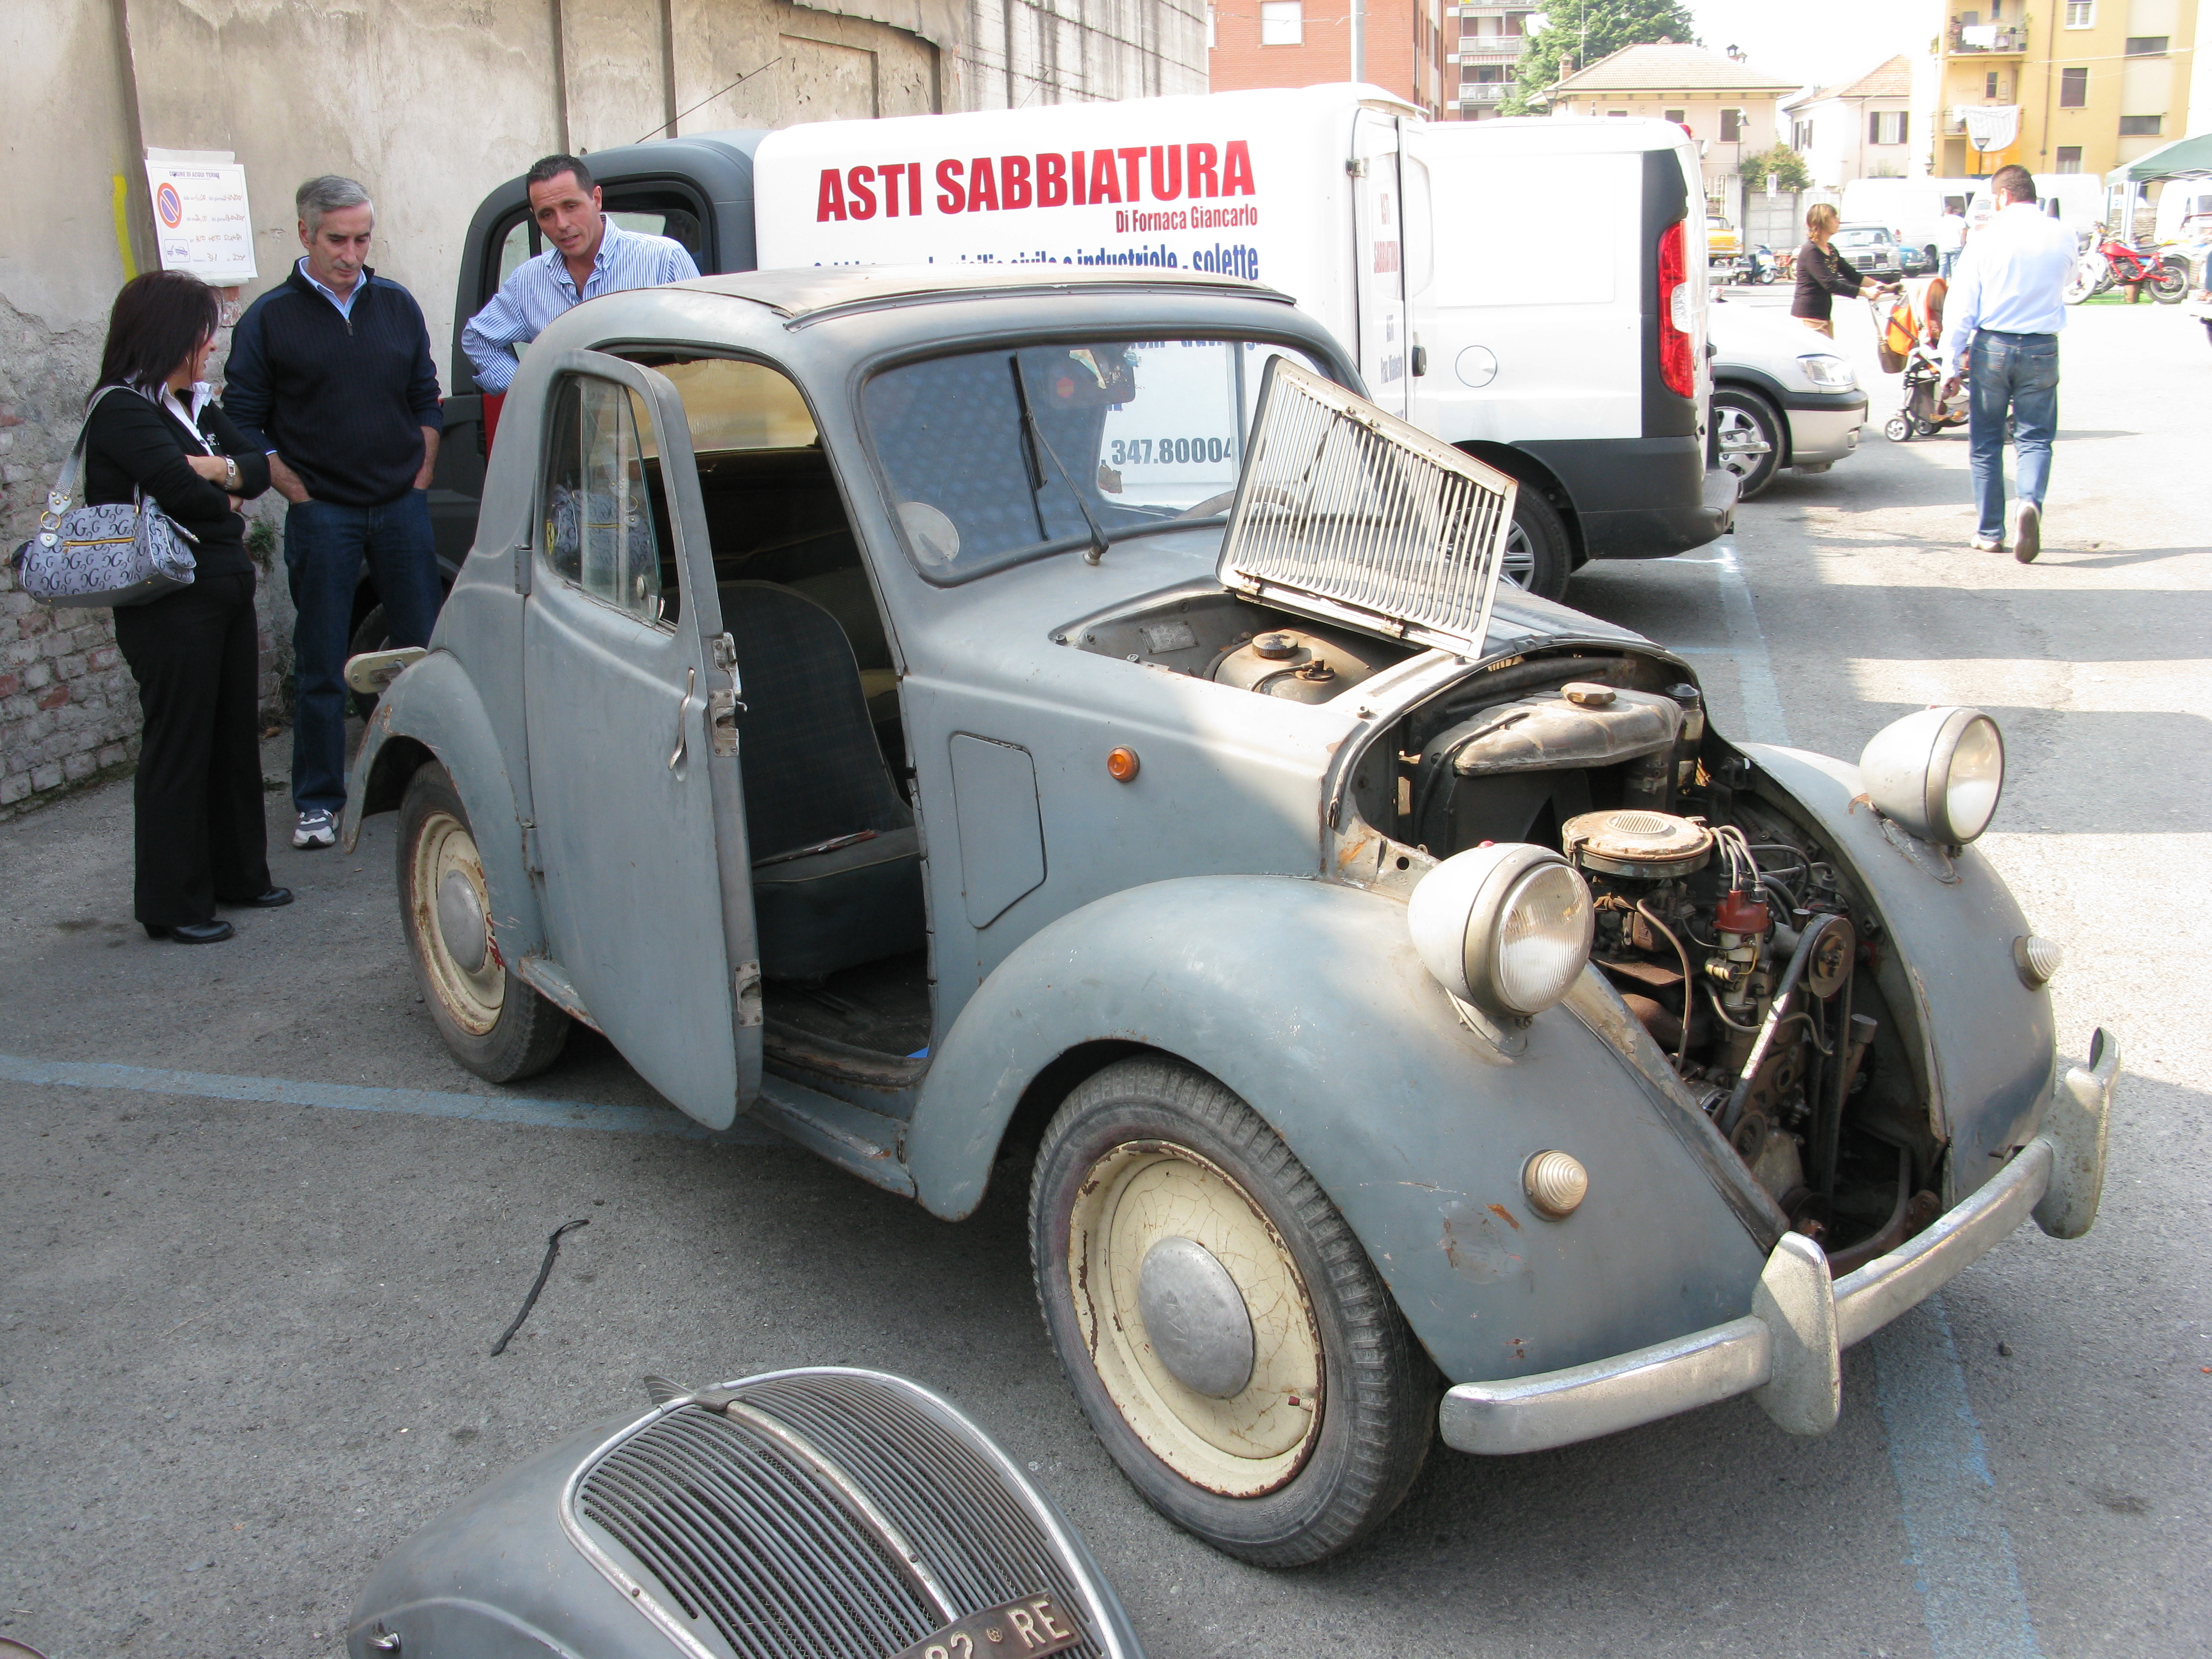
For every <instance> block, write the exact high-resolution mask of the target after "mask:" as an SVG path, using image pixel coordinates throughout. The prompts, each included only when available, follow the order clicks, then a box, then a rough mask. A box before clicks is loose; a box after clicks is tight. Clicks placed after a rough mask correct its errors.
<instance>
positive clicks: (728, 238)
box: [432, 85, 1735, 597]
mask: <svg viewBox="0 0 2212 1659" xmlns="http://www.w3.org/2000/svg"><path fill="white" fill-rule="evenodd" d="M1484 125H1497V126H1499V127H1511V128H1513V129H1515V131H1514V132H1513V134H1512V135H1511V136H1510V137H1509V138H1505V139H1503V140H1501V141H1499V142H1498V143H1492V144H1491V145H1489V146H1488V147H1487V148H1486V147H1484V146H1482V145H1480V144H1468V143H1463V142H1462V141H1459V140H1458V139H1456V138H1455V137H1446V136H1443V135H1442V134H1441V132H1440V130H1439V129H1437V128H1434V127H1431V126H1429V125H1427V124H1426V123H1425V122H1424V121H1423V120H1422V119H1421V118H1420V114H1419V111H1417V110H1416V109H1414V108H1413V106H1411V105H1408V104H1405V103H1402V102H1401V101H1399V100H1395V99H1394V98H1393V97H1391V96H1390V95H1389V94H1387V93H1384V92H1383V91H1382V90H1380V89H1379V88H1374V87H1362V86H1349V85H1340V86H1322V87H1307V88H1296V89H1292V90H1285V91H1263V92H1240V93H1223V94H1213V95H1212V96H1206V97H1188V98H1154V99H1139V100H1128V101H1126V102H1120V103H1089V104H1061V105H1055V106H1050V107H1048V108H1042V109H1030V110H993V111H981V112H974V113H969V114H960V115H928V116H908V117H901V118H893V119H889V120H877V121H823V122H816V123H811V124H809V125H802V126H796V127H788V128H786V129H784V130H782V131H776V132H766V133H763V132H726V133H710V134H702V135H697V136H694V137H684V138H679V139H671V140H663V141H659V142H655V143H645V144H636V145H631V146H628V147H626V148H623V149H609V150H602V151H599V152H598V153H597V154H595V155H591V156H589V157H588V158H586V159H587V161H588V162H589V164H590V166H591V167H592V172H593V173H594V174H595V176H596V177H597V179H598V180H599V185H600V187H601V189H602V191H604V194H605V208H606V210H608V211H609V212H610V213H612V214H617V215H619V216H621V222H623V223H625V224H629V225H630V226H632V227H633V228H642V229H647V230H653V231H655V232H657V233H658V234H666V235H671V236H675V237H677V238H678V240H682V241H684V243H685V245H686V246H689V247H690V248H691V249H692V252H693V257H694V258H696V260H697V261H698V264H699V268H700V270H702V271H704V272H709V273H711V272H715V271H728V270H750V269H754V268H759V269H764V270H772V269H776V268H779V267H786V266H796V265H811V264H977V263H1000V264H1074V265H1094V264H1109V265H1117V266H1155V267H1158V268H1160V269H1163V270H1200V271H1210V272H1216V273H1219V274H1223V275H1226V276H1238V277H1243V278H1247V279H1249V280H1252V281H1255V282H1259V283H1265V284H1267V286H1269V287H1271V288H1274V289H1279V290H1280V291H1282V292H1284V293H1286V294H1288V295H1291V297H1292V298H1294V299H1295V300H1296V301H1297V302H1298V304H1299V305H1300V307H1303V308H1304V310H1306V311H1307V312H1308V313H1310V314H1312V315H1314V316H1316V317H1317V318H1319V319H1321V320H1322V322H1323V323H1324V324H1325V325H1327V326H1328V327H1329V328H1330V329H1331V330H1332V331H1334V332H1335V333H1336V334H1337V335H1338V337H1340V338H1341V339H1342V340H1344V341H1345V342H1346V344H1347V345H1348V346H1349V347H1351V348H1352V356H1354V358H1355V360H1356V361H1357V362H1358V365H1359V369H1360V373H1361V375H1362V376H1363V378H1364V380H1365V381H1366V383H1367V391H1368V394H1369V396H1370V397H1371V398H1373V399H1374V400H1375V402H1376V403H1377V404H1380V405H1381V406H1382V407H1383V408H1384V409H1386V410H1390V411H1391V412H1392V413H1394V414H1398V415H1402V416H1407V418H1410V419H1413V420H1414V421H1416V422H1420V423H1422V424H1424V425H1425V426H1427V427H1428V428H1429V429H1430V430H1431V431H1434V432H1436V433H1437V435H1439V436H1441V437H1443V438H1445V439H1446V440H1448V441H1451V442H1453V443H1456V444H1460V445H1462V447H1466V448H1468V449H1469V450H1470V451H1472V452H1473V453H1477V454H1479V455H1480V456H1481V457H1482V458H1483V459H1486V460H1488V461H1490V462H1491V463H1492V465H1497V466H1499V467H1501V468H1502V469H1504V471H1509V472H1511V473H1512V474H1513V475H1514V476H1515V477H1517V478H1519V479H1520V480H1521V482H1522V489H1521V490H1520V491H1519V492H1518V498H1519V501H1520V502H1521V506H1520V507H1517V508H1516V515H1515V521H1514V526H1513V530H1512V532H1511V541H1510V544H1509V549H1508V569H1509V572H1510V573H1511V574H1514V575H1515V576H1516V578H1517V579H1518V580H1520V581H1521V582H1522V584H1523V585H1524V586H1528V587H1530V588H1532V589H1534V590H1535V591H1537V592H1542V593H1545V594H1547V595H1548V596H1551V597H1557V596H1558V595H1559V593H1561V592H1564V591H1565V586H1566V582H1567V577H1568V574H1569V573H1570V572H1571V570H1572V569H1573V568H1574V567H1575V566H1577V565H1578V564H1580V563H1582V562H1583V561H1584V560H1586V559H1589V558H1652V557H1662V556H1666V555H1668V554H1673V553H1679V552H1682V551H1685V550H1687V549H1690V548H1692V547H1697V546H1700V545H1702V544H1705V543H1706V542H1708V541H1710V540H1711V539H1712V538H1713V537H1715V536H1716V535H1717V534H1719V533H1720V532H1722V531H1723V530H1724V529H1725V528H1726V527H1727V526H1728V524H1729V517H1730V514H1731V513H1732V512H1733V510H1734V506H1735V480H1734V478H1733V477H1731V476H1730V475H1728V474H1726V473H1723V472H1719V471H1714V472H1711V473H1710V474H1709V473H1708V472H1707V471H1706V469H1705V436H1704V427H1705V401H1706V388H1707V382H1706V380H1705V356H1704V349H1703V338H1704V336H1703V329H1704V316H1705V241H1704V222H1703V213H1702V199H1701V196H1700V193H1699V191H1698V190H1696V189H1695V188H1693V187H1692V183H1691V181H1692V180H1694V179H1695V178H1696V176H1697V161H1696V157H1695V155H1694V154H1693V153H1692V150H1691V149H1690V143H1689V140H1688V138H1687V137H1686V135H1685V134H1683V133H1682V132H1681V131H1680V129H1679V128H1669V127H1666V126H1665V125H1664V124H1662V123H1658V122H1643V121H1637V122H1620V121H1615V122H1611V123H1605V122H1568V121H1564V120H1562V121H1537V122H1499V123H1485V124H1484ZM1606 126H1610V127H1612V128H1613V129H1616V130H1617V131H1613V132H1612V133H1609V134H1608V133H1593V132H1591V131H1587V129H1589V128H1595V127H1606ZM1631 129H1633V131H1630V130H1631ZM1472 130H1473V129H1472V128H1470V129H1469V131H1472ZM1669 135H1671V136H1669ZM1432 147H1433V149H1432ZM1500 169H1504V170H1508V171H1510V172H1511V173H1512V174H1513V175H1514V177H1513V181H1512V182H1511V183H1510V185H1506V184H1503V183H1501V182H1500V181H1498V180H1497V179H1494V178H1493V177H1492V174H1493V173H1497V172H1498V170H1500ZM1439 171H1441V173H1442V174H1443V176H1444V178H1445V179H1446V180H1447V182H1446V184H1445V185H1443V187H1441V188H1439V187H1438V185H1437V184H1436V183H1435V175H1436V174H1437V173H1438V172H1439ZM1554 191H1559V192H1567V193H1562V194H1559V195H1557V196H1556V197H1553V196H1552V192H1554ZM1588 191H1595V192H1597V194H1596V195H1595V196H1591V197H1588V199H1585V198H1584V197H1583V196H1582V195H1578V194H1576V193H1573V192H1588ZM1547 198H1550V205H1551V210H1552V212H1553V213H1560V212H1567V211H1571V212H1572V213H1573V214H1574V215H1575V216H1576V217H1577V220H1578V222H1589V220H1588V219H1587V218H1586V217H1585V216H1586V215H1587V214H1588V212H1589V209H1590V208H1591V206H1593V205H1594V204H1595V203H1596V202H1598V201H1602V202H1603V203H1604V204H1607V212H1606V214H1605V216H1604V217H1603V218H1602V219H1601V220H1600V221H1598V222H1597V223H1598V229H1599V232H1600V234H1598V235H1596V236H1595V237H1590V238H1584V239H1582V240H1577V243H1576V245H1575V249H1574V253H1573V256H1572V264H1573V266H1574V270H1571V271H1568V272H1562V271H1559V270H1555V269H1553V267H1554V266H1556V265H1558V264H1560V263H1561V262H1560V261H1559V257H1558V255H1557V252H1556V250H1557V248H1558V247H1559V245H1560V239H1559V237H1558V236H1557V234H1556V232H1555V230H1554V228H1553V221H1552V219H1551V217H1550V216H1547V211H1546V209H1545V205H1544V204H1545V203H1546V201H1547ZM526 209H527V203H526V197H525V194H524V191H523V186H522V182H521V180H520V179H514V180H512V181H510V182H509V183H508V184H507V185H502V186H501V187H500V189H499V190H497V191H494V192H492V194H491V195H490V196H489V197H487V198H486V199H485V201H484V203H483V205H482V206H481V207H480V208H479V209H478V210H477V216H476V221H475V222H474V223H473V224H472V225H471V228H470V234H469V241H468V243H467V245H466V248H465V252H464V256H463V262H462V276H461V282H460V291H459V294H457V295H456V299H455V313H454V336H455V350H454V354H453V381H452V384H453V386H454V387H455V389H456V394H457V395H456V396H455V397H454V398H451V399H449V400H448V408H447V421H448V424H449V426H452V425H454V424H456V423H458V424H459V425H460V426H462V427H464V428H465V427H466V425H467V423H468V422H469V421H470V420H471V418H475V415H474V410H475V409H476V407H477V406H476V405H475V404H472V403H471V394H472V393H473V392H474V391H475V386H474V381H473V379H472V377H471V374H470V373H469V366H468V363H467V362H466V359H465V357H464V356H463V355H462V354H461V352H460V350H459V331H460V328H461V326H462V325H463V324H464V323H465V322H466V320H467V319H468V318H469V317H470V316H471V315H473V314H474V313H475V312H476V310H477V308H478V307H481V306H482V304H483V302H484V301H485V300H487V299H489V297H490V295H491V293H492V291H493V290H494V289H496V287H497V285H498V282H499V278H500V275H501V272H502V271H503V270H510V269H512V268H513V264H514V263H515V261H516V260H518V259H520V258H526V257H527V256H528V255H529V254H530V253H532V252H536V251H537V249H538V243H537V240H536V235H537V233H536V228H535V227H534V226H533V225H532V224H531V222H530V219H529V216H528V213H527V210H526ZM1693 210H1695V211H1693ZM1491 212H1497V213H1499V214H1502V215H1506V216H1507V218H1506V219H1505V220H1504V221H1503V222H1500V223H1499V224H1498V226H1497V227H1496V228H1494V229H1492V228H1488V227H1486V225H1485V223H1484V222H1483V216H1484V215H1485V214H1486V213H1491ZM1509 266H1510V267H1512V268H1513V272H1512V275H1511V276H1510V279H1509V278H1508V276H1506V274H1505V273H1506V271H1507V268H1508V267H1509ZM1524 267H1525V268H1526V270H1527V271H1528V275H1527V276H1523V275H1522V274H1521V271H1522V268H1524ZM1585 267H1589V268H1588V269H1587V270H1586V269H1585ZM1431 333H1433V334H1434V335H1435V337H1436V340H1437V342H1440V343H1443V344H1432V343H1431V340H1430V338H1429V335H1430V334H1431ZM1526 343H1537V344H1538V345H1539V347H1540V349H1536V350H1533V351H1531V350H1524V349H1522V347H1523V345H1524V344H1526ZM1447 346H1448V348H1449V356H1448V357H1447V356H1445V355H1444V351H1445V348H1446V347H1447ZM1483 351H1487V352H1490V353H1492V355H1494V356H1498V362H1499V366H1498V371H1497V372H1496V373H1495V374H1491V375H1490V376H1489V377H1488V378H1487V379H1485V378H1484V376H1483V374H1482V373H1481V372H1480V370H1478V368H1476V365H1477V363H1478V362H1480V361H1481V359H1480V353H1481V352H1483ZM1447 382H1448V384H1447ZM449 447H457V448H459V447H466V448H468V449H476V448H477V447H478V446H474V445H466V446H463V445H454V446H449ZM481 467H482V461H481V455H480V454H478V455H477V456H476V458H475V459H471V458H470V456H469V455H467V454H465V453H464V454H461V455H457V456H456V457H455V458H454V459H453V461H452V462H450V463H449V464H444V465H441V480H440V483H443V484H445V485H447V490H446V492H445V493H444V494H443V495H441V493H440V490H439V489H438V488H437V487H436V486H435V485H434V489H433V496H432V506H433V511H434V513H439V512H440V509H441V502H442V503H444V505H445V507H446V508H447V509H448V510H447V512H446V513H444V514H443V515H442V516H443V517H450V518H451V519H452V520H453V521H454V522H453V532H454V534H453V536H451V537H447V536H446V535H444V534H443V533H441V547H442V546H443V545H444V544H445V542H446V541H447V540H448V539H451V540H454V541H455V542H456V543H457V547H458V550H465V546H466V543H465V540H461V539H459V525H460V520H461V519H462V518H463V516H464V513H466V514H468V515H470V516H472V514H473V510H474V494H475V491H474V490H473V489H471V487H470V486H471V483H472V482H473V477H474V476H480V474H481ZM1128 482H1129V483H1131V484H1132V485H1134V483H1135V482H1136V481H1135V479H1134V477H1131V478H1130V479H1129V480H1128Z"/></svg>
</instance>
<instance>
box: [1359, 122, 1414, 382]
mask: <svg viewBox="0 0 2212 1659" xmlns="http://www.w3.org/2000/svg"><path fill="white" fill-rule="evenodd" d="M1402 125H1403V123H1402V122H1401V120H1400V118H1398V117H1396V116H1395V115H1385V114H1383V113H1381V112H1378V111H1376V110H1371V109H1363V110H1361V111H1360V112H1358V115H1357V116H1356V117H1355V118H1353V120H1352V155H1351V157H1350V162H1351V167H1350V171H1351V173H1352V278H1353V288H1354V289H1355V292H1356V294H1357V300H1356V302H1355V316H1356V319H1357V321H1358V334H1359V341H1358V353H1359V373H1360V376H1361V378H1362V379H1364V380H1365V381H1366V382H1367V395H1368V397H1369V398H1370V399H1372V400H1373V401H1374V402H1375V403H1376V404H1378V405H1380V406H1381V407H1382V408H1383V409H1386V410H1389V412H1390V413H1391V414H1393V415H1395V416H1398V417H1399V418H1401V420H1402V419H1404V418H1405V416H1406V414H1407V385H1408V383H1409V377H1408V375H1407V356H1408V355H1409V353H1410V350H1411V347H1412V343H1413V341H1412V336H1411V331H1410V324H1409V319H1408V316H1407V306H1406V234H1405V219H1406V215H1405V201H1406V192H1405V186H1404V182H1403V180H1402V179H1401V177H1400V161H1401V143H1400V139H1401V126H1402Z"/></svg>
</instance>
